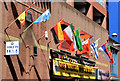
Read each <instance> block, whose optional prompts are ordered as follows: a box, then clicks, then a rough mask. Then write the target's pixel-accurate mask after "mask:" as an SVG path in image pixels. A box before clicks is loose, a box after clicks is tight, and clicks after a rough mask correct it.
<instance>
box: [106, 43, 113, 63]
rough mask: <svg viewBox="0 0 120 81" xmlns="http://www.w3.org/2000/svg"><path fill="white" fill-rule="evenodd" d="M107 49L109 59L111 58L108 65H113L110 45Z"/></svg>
mask: <svg viewBox="0 0 120 81" xmlns="http://www.w3.org/2000/svg"><path fill="white" fill-rule="evenodd" d="M107 49H108V53H109V55H110V58H111V61H110V63H111V64H113V63H114V61H113V57H112V54H111V49H110V45H109V46H108V47H107Z"/></svg>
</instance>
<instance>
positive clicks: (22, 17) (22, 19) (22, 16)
mask: <svg viewBox="0 0 120 81" xmlns="http://www.w3.org/2000/svg"><path fill="white" fill-rule="evenodd" d="M25 15H26V14H25V11H24V12H23V13H22V14H20V16H19V17H18V20H19V21H20V22H21V24H22V25H23V26H24V23H25Z"/></svg>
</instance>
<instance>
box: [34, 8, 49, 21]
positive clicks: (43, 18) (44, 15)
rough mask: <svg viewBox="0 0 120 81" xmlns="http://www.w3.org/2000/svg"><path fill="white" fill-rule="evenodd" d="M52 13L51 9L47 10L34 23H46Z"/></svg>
mask: <svg viewBox="0 0 120 81" xmlns="http://www.w3.org/2000/svg"><path fill="white" fill-rule="evenodd" d="M50 16H51V15H50V12H49V9H48V10H46V11H45V12H44V13H43V14H42V15H41V16H40V17H38V19H36V20H35V21H34V23H41V22H46V21H47V20H49V17H50Z"/></svg>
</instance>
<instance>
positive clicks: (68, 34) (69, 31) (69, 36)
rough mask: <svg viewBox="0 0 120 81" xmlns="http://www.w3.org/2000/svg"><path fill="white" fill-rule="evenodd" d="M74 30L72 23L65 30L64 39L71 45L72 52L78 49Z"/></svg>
mask: <svg viewBox="0 0 120 81" xmlns="http://www.w3.org/2000/svg"><path fill="white" fill-rule="evenodd" d="M72 30H73V26H72V24H70V25H69V26H68V27H66V28H65V29H64V30H63V35H64V39H65V41H66V42H67V43H68V44H69V45H70V52H74V51H77V45H76V41H75V36H74V33H73V31H72Z"/></svg>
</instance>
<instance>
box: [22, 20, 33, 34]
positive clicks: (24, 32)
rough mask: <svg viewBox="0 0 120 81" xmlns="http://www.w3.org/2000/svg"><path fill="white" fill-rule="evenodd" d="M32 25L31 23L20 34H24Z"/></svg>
mask: <svg viewBox="0 0 120 81" xmlns="http://www.w3.org/2000/svg"><path fill="white" fill-rule="evenodd" d="M33 24H34V22H32V23H31V24H30V25H29V26H28V27H27V28H26V29H25V30H24V31H23V32H22V33H25V32H26V31H27V30H28V29H29V28H30V27H31V26H32V25H33Z"/></svg>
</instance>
